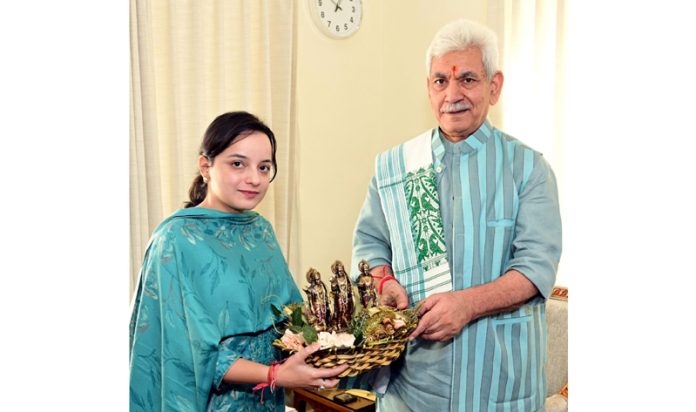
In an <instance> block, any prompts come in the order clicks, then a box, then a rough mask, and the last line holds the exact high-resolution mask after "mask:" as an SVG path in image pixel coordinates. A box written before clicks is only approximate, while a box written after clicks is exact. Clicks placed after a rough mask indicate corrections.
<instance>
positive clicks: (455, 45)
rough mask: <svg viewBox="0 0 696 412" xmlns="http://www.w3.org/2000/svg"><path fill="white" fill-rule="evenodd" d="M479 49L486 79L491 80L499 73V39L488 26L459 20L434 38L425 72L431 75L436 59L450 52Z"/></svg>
mask: <svg viewBox="0 0 696 412" xmlns="http://www.w3.org/2000/svg"><path fill="white" fill-rule="evenodd" d="M469 47H478V48H479V50H481V60H482V63H483V69H484V70H485V71H486V77H488V80H490V79H491V78H492V77H493V75H494V74H495V72H497V71H498V38H497V36H496V35H495V33H494V32H493V30H491V29H489V28H488V27H486V26H483V25H481V24H479V23H476V22H473V21H470V20H466V19H459V20H456V21H453V22H451V23H448V24H447V25H445V26H444V27H442V28H441V29H440V30H439V31H438V32H437V33H435V37H433V40H432V42H431V43H430V47H428V51H427V52H426V53H425V70H426V73H427V74H428V76H429V75H430V65H431V63H432V61H433V58H434V57H441V56H443V55H445V54H447V53H449V52H453V51H461V50H466V49H467V48H469Z"/></svg>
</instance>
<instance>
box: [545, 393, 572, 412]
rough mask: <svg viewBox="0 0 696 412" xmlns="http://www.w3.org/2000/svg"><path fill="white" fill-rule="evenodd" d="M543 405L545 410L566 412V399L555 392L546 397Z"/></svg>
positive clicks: (547, 411)
mask: <svg viewBox="0 0 696 412" xmlns="http://www.w3.org/2000/svg"><path fill="white" fill-rule="evenodd" d="M544 407H545V408H546V412H568V399H566V398H564V397H563V395H561V394H560V393H557V394H554V395H551V396H549V397H548V398H546V401H544Z"/></svg>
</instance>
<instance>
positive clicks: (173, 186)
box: [130, 0, 299, 296]
mask: <svg viewBox="0 0 696 412" xmlns="http://www.w3.org/2000/svg"><path fill="white" fill-rule="evenodd" d="M295 14H296V10H295V2H294V1H287V0H235V1H224V0H220V1H215V0H177V1H165V0H131V2H130V38H131V121H130V125H131V127H130V210H131V218H130V222H131V274H130V280H131V281H130V292H131V296H132V293H133V289H134V287H135V284H136V282H137V277H138V272H139V270H140V265H141V263H142V258H143V255H144V253H145V249H146V247H147V242H148V239H149V237H150V234H151V233H152V230H153V229H154V228H155V227H156V225H157V224H158V223H159V222H160V221H161V220H162V219H164V218H166V217H167V216H168V215H169V214H171V213H172V212H173V211H175V210H176V209H179V208H181V207H182V206H183V202H184V201H185V200H187V199H188V188H189V185H190V183H191V182H192V180H193V178H194V177H195V175H196V173H197V167H196V165H197V158H198V147H199V145H200V142H201V139H202V137H203V132H204V131H205V128H206V127H207V126H208V124H209V123H210V122H211V121H212V120H213V119H214V118H215V117H216V116H217V115H219V114H221V113H223V112H227V111H233V110H246V111H249V112H251V113H254V114H256V115H257V116H259V117H260V118H261V119H262V120H264V121H265V122H266V123H267V124H268V125H269V126H270V127H271V129H272V130H273V131H274V133H275V134H276V137H277V139H278V149H277V150H278V152H277V159H278V166H279V171H278V176H277V177H276V179H275V180H274V181H273V183H272V184H271V187H270V189H269V191H268V194H267V195H266V198H265V199H264V201H263V202H262V203H261V204H260V205H259V207H258V208H257V209H256V210H257V211H258V212H260V213H261V214H262V215H264V216H265V217H266V218H267V219H268V220H269V221H270V222H271V223H272V224H273V226H274V228H275V230H276V234H277V235H278V241H279V243H280V245H281V247H282V249H283V252H284V254H285V256H286V258H287V259H288V261H289V264H290V266H291V268H293V266H294V265H296V263H295V262H296V261H297V256H298V251H297V250H296V249H295V248H296V247H297V245H298V243H299V242H297V241H296V240H295V239H296V237H297V227H296V220H297V219H296V215H297V210H296V207H295V203H296V201H295V198H294V195H293V194H294V193H295V192H296V190H295V186H296V181H295V180H296V172H295V165H296V164H297V162H296V161H295V155H296V152H297V148H296V144H295V134H296V133H295V120H294V119H295V114H294V112H293V110H294V109H293V107H294V105H293V104H292V100H293V95H294V76H295V74H294V67H295V64H294V59H295V56H294V50H295ZM291 246H292V248H291ZM292 272H293V273H296V272H297V271H295V270H292Z"/></svg>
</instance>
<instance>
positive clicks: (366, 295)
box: [358, 260, 377, 309]
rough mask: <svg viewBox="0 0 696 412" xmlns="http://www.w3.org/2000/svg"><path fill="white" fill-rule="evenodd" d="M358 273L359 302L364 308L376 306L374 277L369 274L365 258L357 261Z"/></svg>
mask: <svg viewBox="0 0 696 412" xmlns="http://www.w3.org/2000/svg"><path fill="white" fill-rule="evenodd" d="M358 269H359V270H360V275H359V276H358V293H359V294H360V303H361V304H362V305H363V307H364V308H366V309H367V308H372V307H375V306H377V289H376V288H375V279H374V278H373V277H372V275H371V274H370V272H369V270H370V264H369V263H367V261H366V260H361V261H360V263H358Z"/></svg>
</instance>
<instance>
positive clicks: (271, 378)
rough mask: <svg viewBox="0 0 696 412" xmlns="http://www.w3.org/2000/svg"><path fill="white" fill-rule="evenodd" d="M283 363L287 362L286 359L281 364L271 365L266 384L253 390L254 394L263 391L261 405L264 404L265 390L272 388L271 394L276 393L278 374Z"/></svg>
mask: <svg viewBox="0 0 696 412" xmlns="http://www.w3.org/2000/svg"><path fill="white" fill-rule="evenodd" d="M283 361H285V359H283V360H282V361H280V362H273V363H271V366H269V367H268V375H266V382H262V383H259V384H258V385H256V386H254V387H253V388H252V389H251V390H252V392H256V391H258V390H260V391H261V403H263V390H264V389H265V388H269V387H270V388H271V393H273V392H274V391H275V388H276V378H277V376H276V374H277V373H278V368H279V367H280V364H281V363H283Z"/></svg>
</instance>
